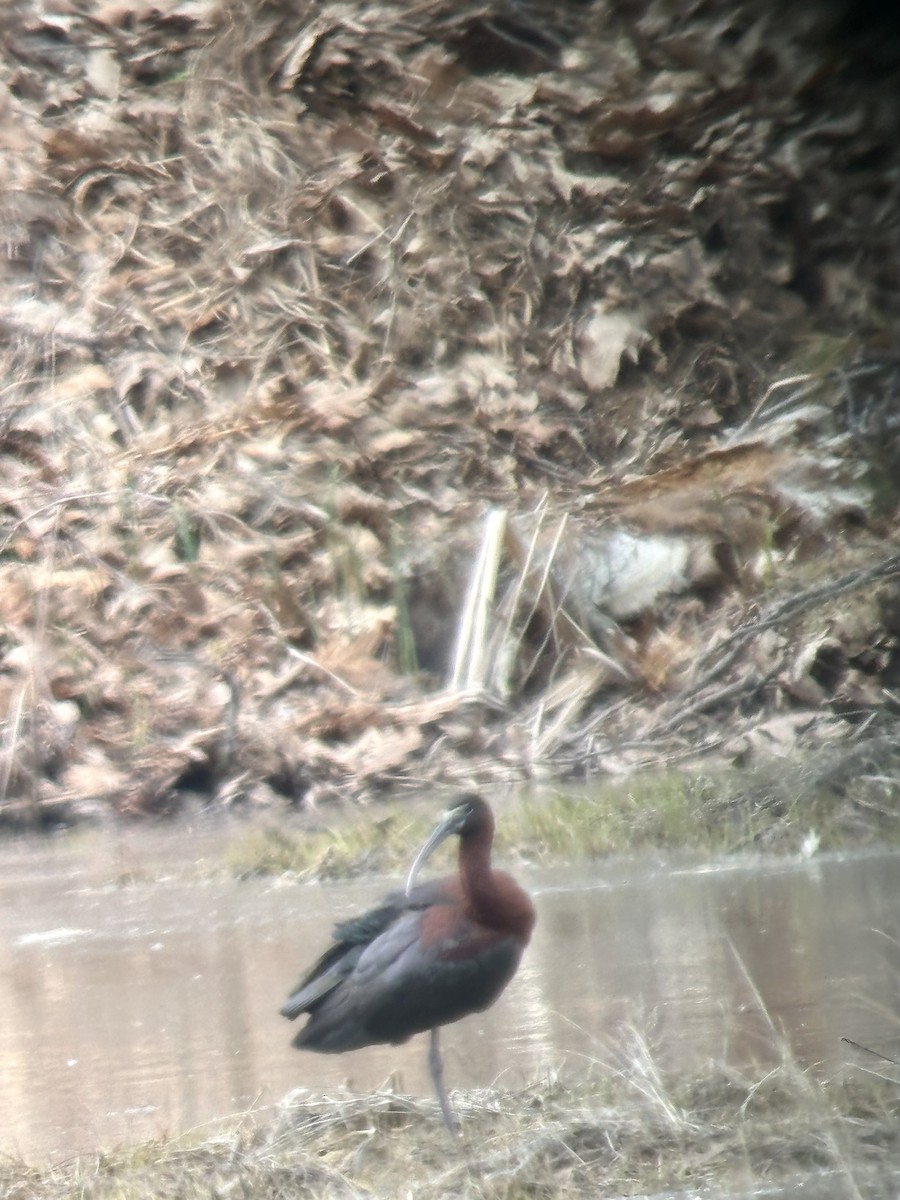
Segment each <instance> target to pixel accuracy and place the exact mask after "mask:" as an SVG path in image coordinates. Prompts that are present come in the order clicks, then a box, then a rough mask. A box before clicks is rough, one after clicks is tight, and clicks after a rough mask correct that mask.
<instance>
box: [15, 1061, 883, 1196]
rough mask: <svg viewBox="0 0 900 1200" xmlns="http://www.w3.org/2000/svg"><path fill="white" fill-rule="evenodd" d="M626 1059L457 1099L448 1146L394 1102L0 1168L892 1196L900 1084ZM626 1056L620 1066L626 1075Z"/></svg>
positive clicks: (369, 1188)
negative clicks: (670, 1072) (670, 1069)
mask: <svg viewBox="0 0 900 1200" xmlns="http://www.w3.org/2000/svg"><path fill="white" fill-rule="evenodd" d="M627 1054H628V1055H629V1056H630V1061H628V1062H622V1065H621V1066H619V1067H615V1065H613V1066H605V1067H601V1066H600V1065H599V1064H598V1065H597V1066H596V1067H595V1068H594V1070H593V1071H592V1072H591V1074H590V1075H589V1076H588V1077H586V1078H582V1079H581V1080H571V1079H562V1078H556V1079H545V1080H542V1081H540V1082H538V1083H535V1084H534V1085H533V1086H532V1087H530V1088H527V1089H525V1090H524V1091H520V1092H500V1091H485V1092H475V1093H469V1094H467V1095H466V1096H464V1097H456V1098H455V1104H456V1106H457V1109H458V1111H459V1114H460V1116H461V1118H462V1124H463V1134H462V1137H461V1138H460V1139H459V1140H458V1141H454V1140H451V1139H450V1138H449V1137H448V1135H447V1134H446V1132H445V1130H444V1129H443V1126H442V1125H441V1123H440V1117H439V1114H438V1113H437V1110H436V1106H435V1105H434V1104H431V1103H428V1102H417V1101H413V1100H410V1099H408V1098H406V1097H403V1096H400V1095H396V1094H393V1093H390V1092H381V1093H378V1094H376V1095H374V1096H369V1097H364V1098H363V1097H361V1098H352V1099H348V1098H346V1097H340V1098H339V1097H334V1098H330V1099H329V1098H326V1097H321V1096H319V1097H316V1096H312V1095H310V1094H308V1093H295V1094H292V1095H291V1096H289V1097H287V1098H286V1099H285V1101H284V1103H283V1105H282V1106H281V1109H280V1111H273V1112H266V1113H256V1114H248V1115H247V1116H246V1117H245V1118H243V1119H241V1120H240V1121H238V1122H235V1123H228V1122H226V1123H224V1124H223V1129H222V1130H221V1131H220V1132H218V1133H216V1134H214V1135H212V1136H209V1137H207V1138H205V1139H203V1140H198V1139H197V1138H196V1137H195V1136H192V1137H188V1138H182V1139H173V1140H164V1141H160V1142H153V1143H148V1144H146V1145H142V1146H137V1147H134V1148H131V1149H122V1150H118V1151H114V1152H112V1153H109V1154H99V1155H92V1156H87V1157H85V1158H82V1159H79V1160H77V1161H75V1162H70V1163H63V1164H59V1165H56V1166H53V1167H26V1166H24V1165H22V1164H17V1163H14V1162H9V1161H7V1162H6V1163H4V1164H0V1187H2V1189H3V1195H4V1196H5V1197H8V1198H9V1200H38V1198H40V1200H76V1197H77V1198H78V1200H151V1198H153V1200H156V1198H168V1197H172V1198H173V1200H174V1198H175V1197H179V1198H181V1200H200V1198H201V1197H211V1196H222V1197H224V1196H232V1195H237V1196H247V1197H250V1196H252V1197H254V1200H282V1198H284V1200H287V1198H288V1197H291V1198H294V1197H297V1196H306V1195H310V1196H317V1197H322V1198H330V1197H335V1198H338V1197H363V1196H372V1197H379V1198H380V1197H384V1198H385V1200H392V1198H393V1197H396V1196H407V1197H421V1198H422V1200H425V1198H426V1197H428V1198H429V1200H430V1198H435V1200H441V1198H447V1200H449V1198H450V1197H454V1198H457V1200H517V1198H520V1197H533V1196H548V1197H549V1196H554V1197H560V1198H561V1200H569V1198H571V1200H575V1198H577V1197H585V1198H589V1197H596V1196H604V1195H608V1196H616V1195H622V1196H647V1195H668V1194H672V1193H676V1194H680V1193H682V1192H685V1193H686V1194H690V1195H695V1194H697V1192H700V1191H702V1192H703V1194H704V1195H709V1196H729V1195H735V1194H745V1193H746V1194H750V1193H752V1192H756V1191H758V1190H760V1189H768V1190H769V1191H771V1192H773V1193H774V1194H781V1191H780V1189H783V1191H784V1193H785V1194H791V1189H792V1187H795V1186H799V1185H800V1184H801V1183H802V1182H803V1181H804V1180H810V1179H813V1180H815V1181H817V1182H816V1184H815V1186H816V1187H817V1188H819V1189H821V1190H819V1191H817V1192H816V1194H817V1195H818V1196H820V1197H826V1196H827V1197H834V1198H836V1200H844V1198H846V1200H851V1198H854V1200H855V1198H858V1197H862V1196H865V1197H871V1198H873V1200H874V1198H875V1197H881V1196H884V1197H888V1196H892V1195H894V1194H895V1190H892V1189H896V1185H897V1182H898V1178H900V1172H898V1170H897V1167H896V1163H897V1155H898V1153H900V1134H898V1124H897V1117H898V1113H900V1082H898V1080H897V1079H896V1078H885V1077H877V1076H871V1075H862V1074H860V1075H858V1076H856V1077H854V1078H852V1079H845V1080H843V1081H831V1082H826V1083H823V1082H819V1081H817V1080H815V1079H814V1078H813V1077H812V1076H811V1075H810V1074H808V1073H806V1072H804V1071H801V1070H800V1069H799V1068H798V1067H797V1066H796V1064H794V1063H792V1062H791V1061H789V1060H786V1061H784V1062H783V1063H782V1065H781V1066H779V1067H777V1068H775V1069H773V1070H769V1071H767V1072H765V1073H764V1074H762V1073H760V1074H753V1073H752V1072H750V1071H744V1072H735V1071H729V1070H725V1069H722V1068H715V1067H709V1068H708V1069H706V1070H704V1071H702V1072H700V1073H698V1075H697V1076H696V1077H695V1078H692V1079H682V1080H672V1079H666V1078H664V1077H663V1075H662V1073H661V1072H660V1071H659V1070H658V1069H657V1067H656V1066H655V1064H654V1063H653V1060H652V1057H651V1056H650V1055H649V1053H648V1052H647V1049H646V1047H645V1046H643V1047H642V1046H641V1045H640V1044H639V1042H637V1041H635V1043H634V1045H632V1046H631V1047H630V1049H629V1050H628V1052H627ZM622 1059H623V1056H620V1061H622Z"/></svg>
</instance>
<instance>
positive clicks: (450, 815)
mask: <svg viewBox="0 0 900 1200" xmlns="http://www.w3.org/2000/svg"><path fill="white" fill-rule="evenodd" d="M493 828H494V817H493V814H492V812H491V809H490V805H489V804H488V802H487V801H486V800H485V799H484V798H483V797H482V796H479V795H478V794H477V793H476V792H467V793H466V794H465V795H463V796H460V797H459V799H458V800H456V801H455V802H454V803H453V804H452V805H451V806H450V807H449V808H448V809H447V810H446V811H445V812H443V813H442V814H441V817H440V820H439V821H438V823H437V825H436V826H435V827H434V829H433V830H432V832H431V834H430V836H429V838H428V840H427V841H426V842H425V844H424V845H423V846H422V849H421V850H420V851H419V853H418V854H417V855H416V857H415V860H414V862H413V865H412V866H411V867H410V869H409V875H408V876H407V877H406V894H407V895H409V893H410V892H411V891H412V888H413V886H414V885H415V882H416V877H417V875H418V874H419V871H420V870H421V869H422V866H423V865H424V864H425V863H426V862H427V860H428V859H429V858H430V857H431V855H432V854H433V853H434V851H435V850H436V849H437V848H438V846H440V844H441V842H445V841H446V840H447V838H449V837H453V836H454V835H456V836H457V837H460V838H467V837H472V836H473V835H474V834H477V833H482V832H484V831H485V830H490V831H491V832H493Z"/></svg>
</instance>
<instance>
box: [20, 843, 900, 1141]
mask: <svg viewBox="0 0 900 1200" xmlns="http://www.w3.org/2000/svg"><path fill="white" fill-rule="evenodd" d="M221 838H222V835H221V834H218V835H209V834H202V833H196V834H194V835H193V836H190V835H186V834H185V833H184V832H183V831H178V832H177V833H170V834H158V833H157V834H153V835H149V834H148V833H147V832H146V831H141V832H140V833H131V834H120V835H116V836H114V837H110V836H104V837H98V836H97V835H91V836H89V837H84V836H82V837H79V838H76V839H74V840H70V841H65V842H62V843H54V844H46V843H40V844H38V845H35V844H28V843H26V844H22V845H13V846H6V847H4V848H2V849H0V1061H2V1066H3V1070H2V1073H0V1111H2V1113H3V1123H2V1134H0V1151H3V1152H9V1153H18V1154H21V1155H23V1156H25V1157H28V1158H33V1157H35V1156H38V1155H45V1154H51V1155H69V1154H71V1153H73V1152H75V1151H77V1150H85V1149H92V1148H93V1149H96V1148H97V1147H110V1146H113V1145H115V1144H117V1143H121V1142H128V1141H135V1140H138V1139H141V1138H144V1137H149V1136H153V1135H156V1134H159V1133H161V1132H171V1133H176V1132H182V1131H185V1130H188V1129H194V1128H197V1127H203V1126H205V1125H206V1123H208V1122H211V1121H214V1120H215V1118H217V1117H222V1116H227V1115H228V1114H232V1113H236V1112H242V1111H246V1110H247V1109H249V1108H251V1107H259V1106H264V1105H267V1104H271V1103H275V1102H277V1101H278V1100H279V1099H280V1097H281V1096H283V1095H284V1094H285V1093H286V1092H287V1091H289V1090H290V1089H292V1088H295V1087H298V1086H302V1087H306V1088H309V1089H311V1090H313V1091H319V1090H324V1091H332V1092H336V1091H338V1090H339V1089H340V1088H342V1087H343V1086H345V1085H346V1086H349V1087H351V1088H353V1089H361V1090H362V1089H370V1088H373V1087H377V1086H379V1085H382V1084H384V1083H385V1082H386V1081H387V1080H388V1079H389V1078H390V1076H391V1075H392V1074H395V1073H396V1074H397V1075H398V1076H399V1079H398V1083H399V1086H401V1087H402V1088H403V1089H404V1090H407V1091H410V1092H413V1093H416V1094H423V1095H428V1094H430V1087H429V1082H428V1077H427V1073H426V1069H425V1062H424V1058H425V1047H424V1039H421V1038H417V1039H414V1041H413V1042H412V1043H411V1044H409V1045H407V1046H404V1047H380V1048H376V1049H372V1050H368V1051H357V1052H355V1053H353V1054H349V1055H343V1056H339V1057H323V1056H318V1055H311V1054H305V1053H299V1052H297V1051H294V1050H292V1049H291V1048H290V1045H289V1041H290V1033H291V1027H290V1026H289V1025H288V1024H287V1022H285V1021H284V1020H283V1019H282V1018H280V1017H279V1016H278V1012H277V1010H278V1007H279V1005H280V1003H281V1001H282V999H283V998H284V996H285V994H286V992H287V990H288V988H289V987H290V986H291V985H292V984H293V983H294V982H295V980H296V977H297V975H298V973H299V970H300V968H301V967H302V966H303V965H304V964H305V963H307V962H308V961H309V960H310V959H311V958H312V957H313V956H314V955H315V954H316V953H317V952H318V951H319V950H320V949H321V948H322V946H323V944H324V941H325V938H326V935H327V931H328V930H329V928H330V926H331V923H332V922H333V921H334V920H335V919H336V918H341V917H345V916H347V915H350V914H351V913H353V912H354V911H357V910H359V909H360V908H361V907H363V906H365V905H366V904H368V903H370V902H371V901H372V900H373V899H376V898H377V897H378V896H379V895H380V894H381V893H382V892H383V891H384V890H385V889H386V887H387V886H388V883H387V881H376V882H371V881H369V882H367V883H365V884H354V885H352V886H341V887H338V886H322V885H298V884H286V883H283V882H282V883H275V884H273V883H272V882H266V881H256V882H244V883H240V882H231V881H224V880H221V881H215V882H205V883H196V882H194V883H190V882H184V881H183V875H184V871H183V864H185V863H188V862H194V861H195V860H197V859H202V858H203V857H204V855H208V856H209V857H210V859H211V860H212V861H216V860H217V859H218V856H219V854H220V852H221V846H220V845H219V842H220V841H221ZM167 865H168V866H172V867H173V870H174V866H175V865H178V871H177V873H174V874H173V876H172V878H171V879H169V880H167V879H166V878H165V877H164V876H165V872H166V870H167ZM160 873H162V875H163V878H162V879H160V878H159V875H160ZM518 874H519V875H520V877H521V878H522V879H523V882H525V883H526V884H527V886H529V888H530V889H531V890H532V892H533V893H534V894H535V897H536V900H537V904H538V910H539V923H538V928H537V931H536V934H535V940H534V943H533V945H532V948H531V949H530V951H529V954H528V956H527V958H526V960H525V963H524V964H523V968H522V970H521V971H520V973H519V975H518V976H517V978H516V980H515V981H514V983H513V984H512V985H511V986H510V988H509V989H508V991H507V993H506V994H505V995H504V996H503V997H502V998H501V1000H500V1002H499V1003H498V1004H497V1005H496V1006H495V1008H494V1009H492V1010H491V1011H490V1012H489V1013H486V1014H484V1015H483V1016H480V1017H474V1018H470V1019H468V1020H466V1021H464V1022H462V1023H461V1024H459V1025H457V1026H453V1027H451V1028H450V1029H448V1030H446V1031H445V1033H444V1046H445V1061H446V1071H447V1078H448V1081H449V1083H450V1086H451V1088H453V1087H456V1088H459V1087H482V1086H488V1085H492V1084H499V1085H501V1086H502V1085H508V1086H516V1085H520V1084H523V1083H526V1082H528V1081H532V1080H534V1079H536V1078H540V1077H541V1076H542V1075H544V1074H545V1073H547V1072H553V1071H556V1070H558V1069H560V1068H566V1067H568V1068H572V1069H578V1068H580V1067H581V1066H583V1065H584V1064H585V1063H600V1064H610V1065H611V1066H614V1064H615V1063H616V1062H617V1061H618V1060H620V1056H624V1058H625V1059H627V1057H628V1056H629V1055H630V1054H633V1053H634V1045H635V1043H634V1039H635V1037H639V1038H640V1039H643V1040H644V1041H645V1042H646V1044H647V1045H648V1046H649V1047H650V1049H651V1051H652V1053H653V1055H654V1057H655V1059H656V1060H657V1061H658V1062H659V1063H660V1064H662V1065H664V1066H669V1067H671V1068H674V1069H677V1070H685V1071H689V1072H694V1071H696V1070H697V1069H699V1068H700V1067H701V1066H702V1064H703V1063H704V1062H706V1061H708V1060H717V1061H721V1060H728V1061H730V1062H732V1063H735V1064H743V1063H748V1062H750V1061H752V1062H754V1063H757V1062H765V1061H766V1060H768V1059H775V1058H778V1057H779V1056H780V1055H781V1053H782V1051H783V1049H784V1047H785V1046H789V1047H790V1048H791V1050H792V1052H793V1053H794V1054H795V1055H796V1057H797V1058H798V1059H799V1060H800V1062H801V1063H804V1064H810V1065H812V1064H818V1067H817V1069H819V1070H822V1071H824V1072H829V1071H833V1070H835V1069H837V1068H839V1067H840V1064H841V1063H852V1062H854V1061H858V1058H859V1055H858V1052H854V1051H853V1050H851V1049H849V1048H848V1047H847V1046H846V1045H843V1044H842V1043H841V1041H840V1039H841V1037H842V1036H845V1037H850V1038H853V1039H855V1040H857V1041H860V1042H863V1043H866V1044H868V1045H870V1046H876V1047H878V1048H880V1049H882V1050H885V1051H886V1052H891V1051H893V1052H894V1053H896V1051H897V1048H898V1045H900V1020H898V1014H900V1001H898V986H897V984H898V979H900V951H898V933H900V855H898V854H896V853H865V854H858V855H854V856H849V857H846V858H840V857H827V856H823V857H819V858H813V859H812V860H811V861H809V862H773V861H768V862H759V861H747V862H742V863H734V862H728V863H724V864H720V865H718V866H714V867H708V866H704V867H701V866H689V865H680V866H679V865H672V864H668V865H666V864H664V863H660V862H658V861H653V862H651V861H647V860H642V861H634V862H616V863H606V864H597V865H593V866H588V867H582V868H578V869H574V870H573V869H568V870H565V871H555V872H539V871H531V872H529V871H528V870H523V871H519V872H518ZM144 876H153V881H149V879H143V881H142V877H144ZM179 880H180V881H179ZM123 881H127V882H123ZM390 882H393V881H390Z"/></svg>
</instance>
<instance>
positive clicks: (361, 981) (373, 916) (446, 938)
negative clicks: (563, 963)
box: [281, 793, 535, 1134]
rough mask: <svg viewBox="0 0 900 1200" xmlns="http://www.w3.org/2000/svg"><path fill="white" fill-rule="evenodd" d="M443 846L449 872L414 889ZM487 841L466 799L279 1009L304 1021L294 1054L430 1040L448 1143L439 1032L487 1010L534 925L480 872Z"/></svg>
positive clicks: (515, 888)
mask: <svg viewBox="0 0 900 1200" xmlns="http://www.w3.org/2000/svg"><path fill="white" fill-rule="evenodd" d="M453 836H456V837H458V838H459V868H458V871H457V872H456V873H455V874H453V875H448V876H446V877H445V878H443V879H434V880H429V881H426V882H424V883H418V882H417V876H418V874H419V871H420V869H421V868H422V866H423V865H424V863H425V862H426V860H427V859H428V858H429V857H430V856H431V854H432V853H433V852H434V851H435V850H436V849H437V847H438V846H439V845H440V844H441V843H442V842H444V841H445V840H446V839H447V838H449V837H453ZM493 839H494V814H493V812H492V810H491V807H490V805H489V804H488V802H487V801H486V800H485V799H484V798H483V797H482V796H481V795H478V794H477V793H466V794H464V795H462V796H460V797H459V798H458V799H457V800H456V801H455V802H454V803H453V804H452V805H451V806H450V807H449V808H448V809H447V810H446V811H445V812H444V813H443V814H442V815H441V817H440V820H439V821H438V823H437V825H436V826H435V828H434V830H433V832H432V833H431V835H430V836H429V837H428V839H427V840H426V842H425V843H424V844H423V846H422V848H421V849H420V850H419V852H418V854H417V855H416V857H415V860H414V861H413V864H412V866H411V868H410V870H409V873H408V876H407V880H406V886H405V888H403V889H402V890H397V891H394V892H392V893H390V894H389V895H388V896H386V897H385V899H384V900H383V901H382V902H381V903H380V904H379V905H378V906H377V907H375V908H373V909H370V910H369V911H368V912H365V913H362V914H361V915H359V916H356V917H352V918H350V919H349V920H346V921H341V922H340V923H339V924H337V925H335V927H334V930H333V932H332V944H331V945H330V946H329V947H328V949H327V950H326V951H325V952H324V954H322V956H321V957H320V958H319V959H318V961H317V962H316V963H315V964H314V965H313V966H312V967H311V968H310V969H309V970H308V971H307V973H306V974H305V975H304V976H303V978H302V979H301V980H300V982H299V984H298V985H297V986H296V988H295V989H294V990H293V991H292V993H291V994H290V996H289V997H288V999H287V1000H286V1001H285V1003H284V1005H283V1006H282V1008H281V1015H282V1016H284V1017H287V1018H288V1019H289V1020H295V1019H296V1018H297V1017H299V1016H300V1015H301V1014H302V1013H307V1014H308V1016H309V1019H308V1021H307V1022H306V1024H305V1025H304V1026H303V1028H302V1029H301V1030H300V1031H299V1033H297V1035H296V1036H295V1037H294V1039H293V1045H294V1046H296V1047H297V1048H298V1049H301V1050H314V1051H318V1052H319V1053H322V1054H340V1053H342V1052H343V1051H345V1050H357V1049H359V1048H361V1047H363V1046H373V1045H380V1044H384V1043H392V1044H395V1045H396V1044H399V1043H402V1042H406V1041H408V1040H409V1039H410V1038H411V1037H413V1036H414V1035H415V1034H417V1033H425V1032H429V1033H430V1044H429V1051H428V1067H429V1071H430V1073H431V1078H432V1081H433V1083H434V1090H435V1093H436V1095H437V1098H438V1102H439V1104H440V1108H441V1115H442V1117H443V1120H444V1124H445V1125H446V1127H447V1129H448V1130H449V1132H450V1133H451V1134H458V1133H459V1123H458V1121H457V1119H456V1116H455V1114H454V1112H453V1108H452V1105H451V1104H450V1099H449V1097H448V1095H447V1091H446V1088H445V1087H444V1078H443V1061H442V1059H441V1052H440V1042H439V1029H440V1027H441V1026H442V1025H449V1024H450V1023H451V1022H452V1021H458V1020H460V1019H461V1018H462V1017H465V1016H468V1015H469V1014H470V1013H475V1012H482V1011H483V1010H484V1009H486V1008H488V1007H490V1005H491V1004H493V1003H494V1001H495V1000H496V999H497V997H498V996H499V995H500V993H501V992H502V991H503V989H504V988H505V987H506V985H507V984H508V983H509V981H510V980H511V979H512V977H513V975H515V973H516V970H517V968H518V966H519V962H520V960H521V958H522V954H523V952H524V950H525V947H526V946H527V945H528V942H529V940H530V938H531V934H532V931H533V929H534V924H535V910H534V905H533V904H532V902H531V899H530V898H529V896H528V894H527V893H526V892H525V891H524V890H523V889H522V888H521V887H520V886H519V885H518V884H517V883H516V882H515V880H514V879H512V878H511V877H510V876H509V875H508V874H506V872H504V871H495V870H494V869H493V867H492V866H491V846H492V843H493Z"/></svg>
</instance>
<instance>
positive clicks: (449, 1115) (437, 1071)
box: [428, 1028, 459, 1137]
mask: <svg viewBox="0 0 900 1200" xmlns="http://www.w3.org/2000/svg"><path fill="white" fill-rule="evenodd" d="M428 1069H429V1070H430V1071H431V1078H432V1081H433V1083H434V1090H435V1091H436V1092H437V1098H438V1100H439V1102H440V1105H441V1113H442V1114H443V1117H444V1124H445V1125H446V1126H447V1129H448V1130H449V1132H450V1133H452V1134H453V1136H454V1137H456V1136H457V1134H458V1133H459V1122H458V1121H457V1119H456V1114H455V1113H454V1111H453V1109H452V1107H451V1106H450V1097H449V1096H448V1095H447V1089H446V1088H445V1087H444V1063H443V1060H442V1059H441V1046H440V1040H439V1037H438V1030H437V1028H435V1029H432V1031H431V1043H430V1045H429V1047H428Z"/></svg>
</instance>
